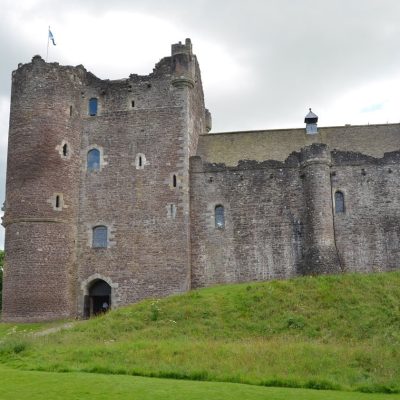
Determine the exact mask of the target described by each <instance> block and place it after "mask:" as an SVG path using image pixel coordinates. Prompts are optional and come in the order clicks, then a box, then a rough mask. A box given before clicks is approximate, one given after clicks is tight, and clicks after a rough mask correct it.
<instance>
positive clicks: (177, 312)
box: [0, 272, 400, 395]
mask: <svg viewBox="0 0 400 400" xmlns="http://www.w3.org/2000/svg"><path fill="white" fill-rule="evenodd" d="M399 287H400V273H399V272H392V273H382V274H370V275H357V274H349V275H340V276H320V277H304V278H298V279H293V280H288V281H273V282H263V283H254V284H248V283H247V284H244V285H226V286H218V287H213V288H208V289H202V290H198V291H193V292H189V293H186V294H184V295H180V296H173V297H169V298H166V299H161V300H146V301H143V302H141V303H139V304H136V305H132V306H129V307H124V308H120V309H118V310H115V311H111V312H109V313H107V314H105V315H102V316H100V317H97V318H94V319H91V320H89V321H81V322H77V323H75V326H74V328H72V329H70V330H63V331H60V332H57V333H54V334H51V335H43V336H37V337H33V338H32V339H31V341H30V342H29V345H28V346H27V347H26V348H25V349H23V351H21V352H20V353H16V352H15V351H9V352H7V353H4V354H3V355H0V361H1V360H2V361H3V362H5V363H7V364H8V365H12V366H24V368H29V369H39V370H46V371H87V372H101V373H108V374H126V375H141V376H150V377H164V378H165V377H168V378H178V379H185V380H186V379H190V380H207V381H224V382H237V383H249V384H253V385H261V386H282V387H298V388H312V389H319V390H325V389H335V390H358V391H363V392H371V393H375V392H383V393H398V392H400V350H399V349H400V291H399ZM1 326H2V325H1V324H0V336H1V332H2V329H1ZM4 332H5V331H4ZM15 335H21V334H20V333H19V334H18V332H16V333H15V334H5V335H4V336H3V337H4V345H6V344H7V342H8V341H10V340H12V338H15ZM0 340H1V338H0ZM11 348H13V347H12V345H11ZM360 395H361V394H360Z"/></svg>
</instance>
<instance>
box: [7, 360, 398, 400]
mask: <svg viewBox="0 0 400 400" xmlns="http://www.w3.org/2000/svg"><path fill="white" fill-rule="evenodd" d="M0 376H1V385H0V398H1V399H2V400H26V399H29V400H43V399H49V400H50V399H51V400H86V399H88V400H89V399H90V400H92V399H96V400H102V399H104V400H110V399H113V400H128V399H134V400H303V399H304V400H397V399H400V395H384V394H365V393H354V392H353V393H352V392H335V391H324V390H321V391H318V390H307V389H287V388H269V387H260V386H250V385H241V384H234V383H217V382H193V381H180V380H174V379H156V378H142V377H131V376H121V375H101V374H87V373H82V372H74V373H55V372H37V371H19V370H13V369H10V368H5V367H3V366H0Z"/></svg>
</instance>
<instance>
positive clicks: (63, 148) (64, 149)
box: [62, 143, 68, 157]
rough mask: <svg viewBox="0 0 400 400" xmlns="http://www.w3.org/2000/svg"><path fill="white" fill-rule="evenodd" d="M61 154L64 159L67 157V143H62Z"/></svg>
mask: <svg viewBox="0 0 400 400" xmlns="http://www.w3.org/2000/svg"><path fill="white" fill-rule="evenodd" d="M62 153H63V156H64V157H67V155H68V145H67V143H64V146H63V147H62Z"/></svg>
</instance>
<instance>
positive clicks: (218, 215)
mask: <svg viewBox="0 0 400 400" xmlns="http://www.w3.org/2000/svg"><path fill="white" fill-rule="evenodd" d="M215 227H216V228H219V229H222V228H224V227H225V214H224V206H221V205H218V206H215Z"/></svg>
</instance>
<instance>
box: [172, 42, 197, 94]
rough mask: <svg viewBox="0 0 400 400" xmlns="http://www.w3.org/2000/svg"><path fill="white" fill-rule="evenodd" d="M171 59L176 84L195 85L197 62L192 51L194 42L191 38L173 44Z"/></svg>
mask: <svg viewBox="0 0 400 400" xmlns="http://www.w3.org/2000/svg"><path fill="white" fill-rule="evenodd" d="M171 61H172V73H173V75H174V79H173V81H172V84H173V85H174V86H178V87H179V86H188V87H190V88H193V87H194V84H195V64H194V62H193V61H194V56H193V53H192V42H191V40H190V39H186V40H185V44H182V42H179V43H175V44H173V45H172V46H171Z"/></svg>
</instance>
